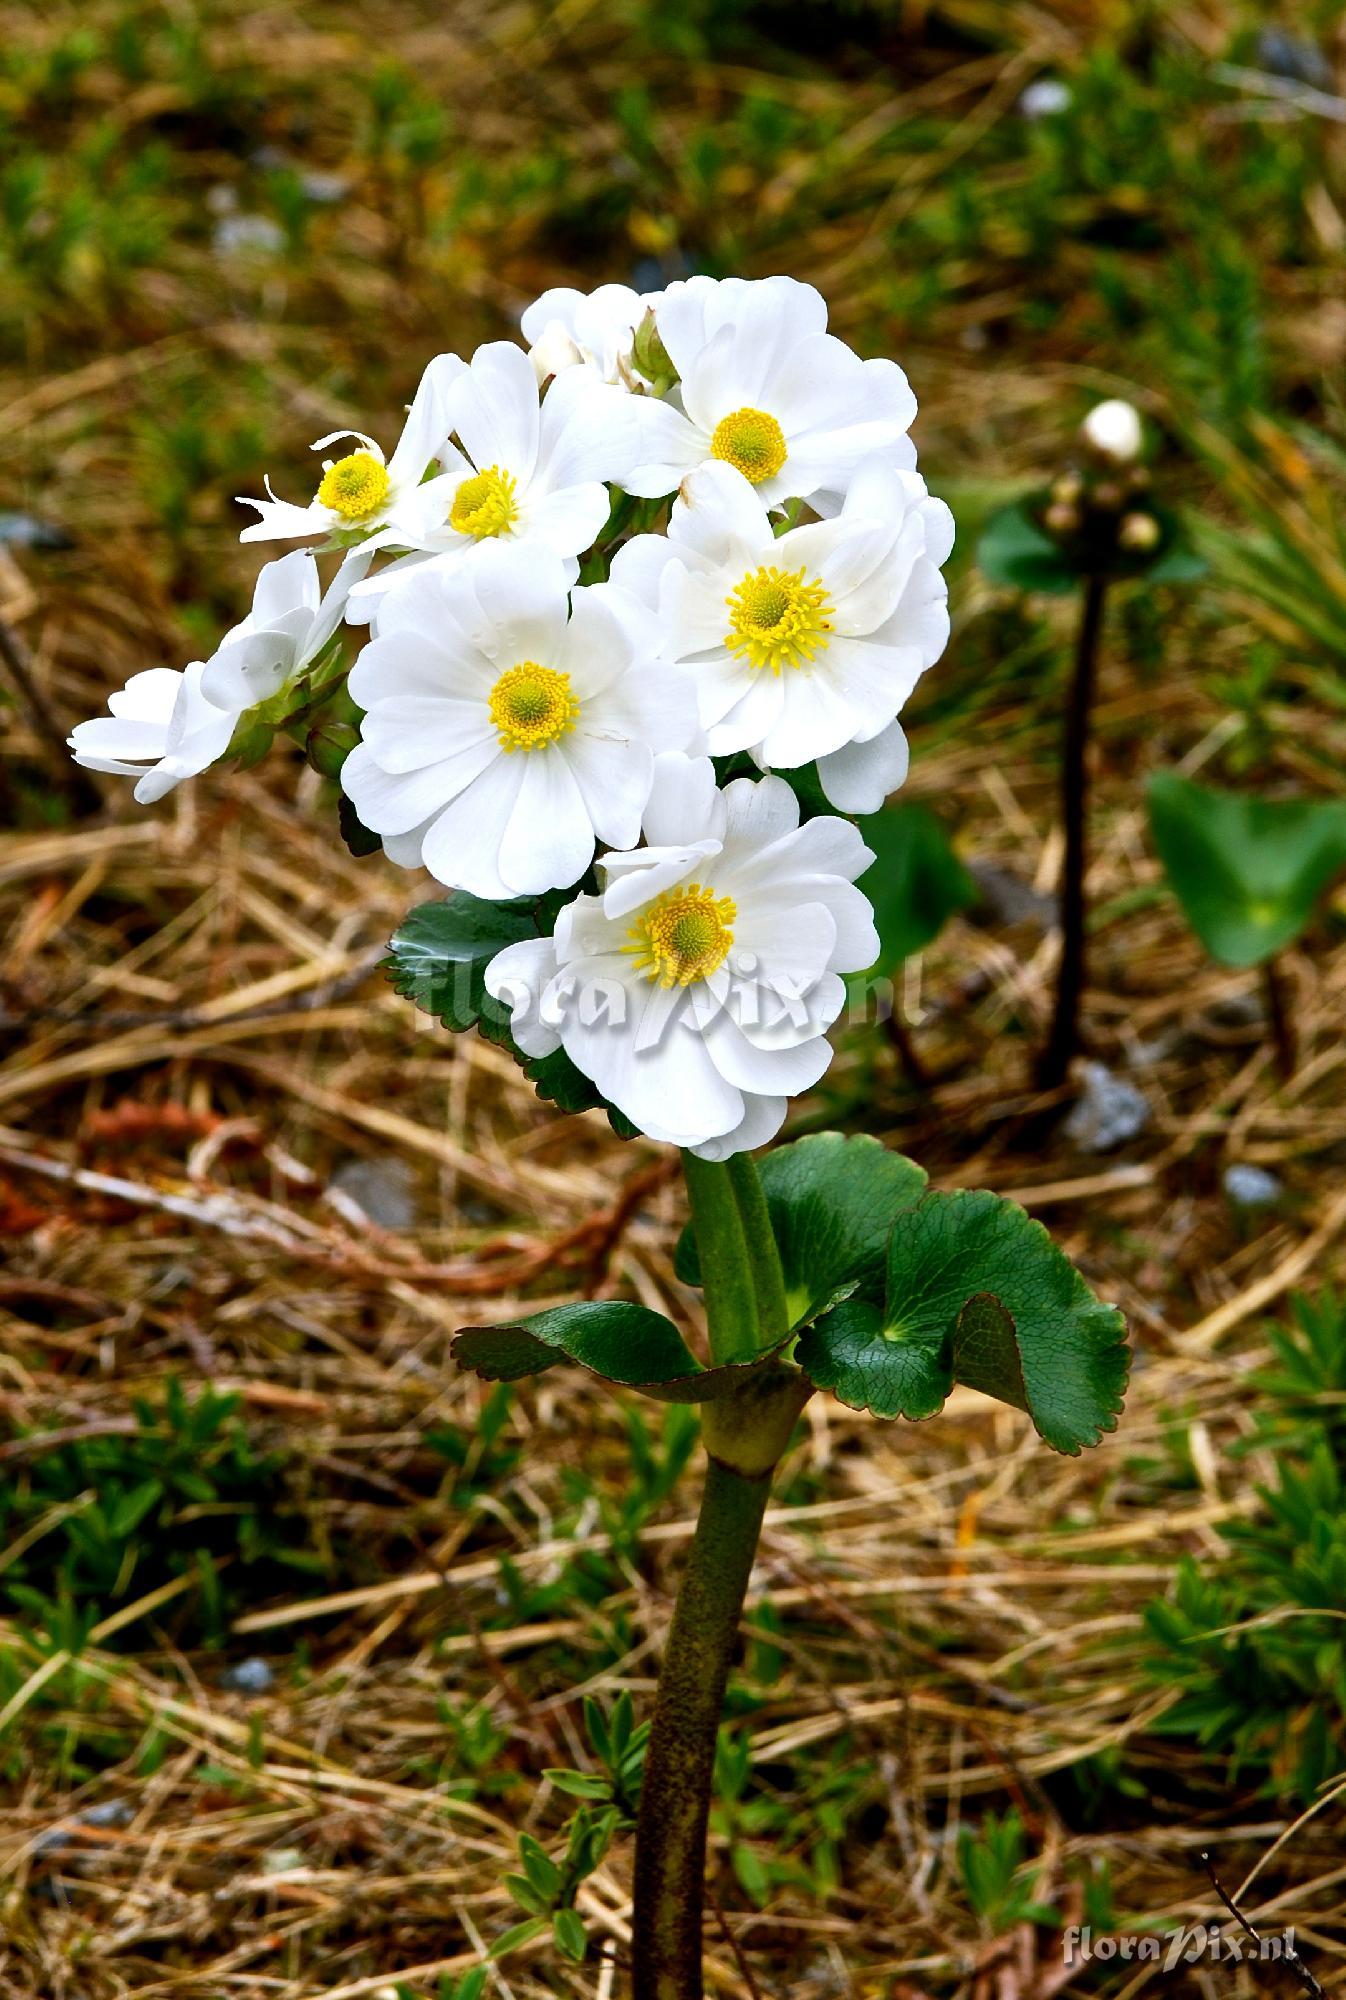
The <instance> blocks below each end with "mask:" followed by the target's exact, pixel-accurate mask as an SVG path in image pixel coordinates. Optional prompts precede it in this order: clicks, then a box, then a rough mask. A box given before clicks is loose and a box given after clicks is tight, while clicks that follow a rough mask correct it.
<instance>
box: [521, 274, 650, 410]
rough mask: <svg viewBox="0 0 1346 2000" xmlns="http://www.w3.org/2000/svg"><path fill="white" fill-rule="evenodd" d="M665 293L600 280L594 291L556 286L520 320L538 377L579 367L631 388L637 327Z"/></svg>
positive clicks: (540, 379)
mask: <svg viewBox="0 0 1346 2000" xmlns="http://www.w3.org/2000/svg"><path fill="white" fill-rule="evenodd" d="M662 297H663V294H662V293H661V292H635V291H632V289H631V287H630V285H599V286H598V288H597V290H595V291H592V292H578V291H576V290H575V289H574V288H573V287H572V286H570V285H556V286H554V287H553V288H552V289H551V290H550V291H547V292H544V293H543V294H542V296H541V298H538V299H534V301H533V303H532V305H531V306H529V307H528V309H527V311H526V312H525V313H524V315H523V318H522V319H521V320H520V322H519V325H520V327H521V329H522V331H523V337H524V339H525V340H526V341H527V342H528V358H529V360H530V361H531V362H532V364H533V368H534V370H535V372H536V374H537V378H538V380H539V382H545V381H546V380H547V377H548V376H549V375H559V374H560V373H561V372H562V370H563V369H566V368H576V367H579V368H584V369H586V370H587V371H588V372H589V373H590V374H592V375H596V376H597V377H598V379H599V380H600V381H601V382H615V383H625V384H626V385H627V386H628V387H629V385H630V367H631V348H632V344H633V342H634V340H635V336H636V328H637V327H638V326H639V325H640V323H641V321H642V320H643V319H644V317H645V314H646V312H647V311H649V310H651V309H652V308H653V307H656V306H657V305H658V304H659V301H660V299H661V298H662Z"/></svg>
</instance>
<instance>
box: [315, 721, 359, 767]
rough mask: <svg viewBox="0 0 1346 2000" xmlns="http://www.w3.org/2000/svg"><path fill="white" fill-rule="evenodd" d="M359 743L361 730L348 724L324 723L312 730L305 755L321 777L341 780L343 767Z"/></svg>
mask: <svg viewBox="0 0 1346 2000" xmlns="http://www.w3.org/2000/svg"><path fill="white" fill-rule="evenodd" d="M359 741H360V732H359V730H358V729H352V728H351V726H350V724H349V723H348V722H322V723H319V725H318V727H317V728H316V729H310V731H309V733H308V739H307V741H306V742H305V744H304V755H305V756H306V757H307V758H308V761H309V763H310V764H311V765H312V766H313V768H314V770H315V771H316V772H317V773H318V774H319V776H320V777H323V778H339V777H340V776H341V767H342V765H343V764H344V763H345V761H346V759H347V758H348V757H349V756H350V754H351V751H352V750H353V749H354V748H355V746H356V744H357V743H358V742H359Z"/></svg>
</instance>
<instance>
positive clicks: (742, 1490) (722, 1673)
mask: <svg viewBox="0 0 1346 2000" xmlns="http://www.w3.org/2000/svg"><path fill="white" fill-rule="evenodd" d="M770 1490H771V1474H770V1473H769V1472H767V1473H762V1474H760V1475H759V1476H758V1477H757V1478H755V1479H749V1478H745V1477H744V1476H743V1474H742V1473H739V1472H735V1471H734V1470H733V1469H732V1468H731V1467H730V1466H727V1465H721V1464H720V1463H719V1462H718V1461H717V1460H715V1459H711V1460H710V1462H709V1464H708V1465H707V1467H706V1485H705V1491H704V1492H703V1494H702V1496H701V1512H700V1515H699V1516H698V1518H697V1524H696V1534H695V1536H694V1537H693V1539H692V1546H691V1552H690V1555H689V1557H688V1562H687V1573H686V1575H685V1576H684V1577H683V1580H682V1588H681V1590H680V1591H679V1592H678V1601H677V1606H676V1608H675V1610H674V1613H673V1623H672V1625H671V1626H670V1628H669V1634H668V1645H667V1647H666V1649H665V1652H664V1664H663V1670H662V1672H661V1673H660V1676H659V1696H658V1701H657V1703H656V1706H655V1712H654V1726H653V1728H652V1729H651V1732H650V1743H649V1749H648V1751H647V1753H646V1757H645V1777H644V1782H643V1785H642V1787H641V1795H640V1823H639V1826H638V1827H637V1830H636V1869H635V1910H634V1918H635V1922H634V1925H633V1928H632V1938H631V1967H632V1989H631V1990H632V1995H633V2000H701V1994H702V1992H703V1990H704V1989H703V1986H702V1980H701V1915H702V1906H703V1898H704V1893H705V1872H706V1826H707V1822H708V1820H709V1817H710V1793H711V1781H712V1778H713V1775H714V1770H715V1740H716V1736H717V1734H718V1732H719V1727H720V1709H721V1707H722V1705H723V1702H724V1691H725V1687H726V1685H727V1683H728V1680H729V1660H730V1654H731V1652H732V1651H733V1646H734V1640H735V1637H736V1635H737V1632H738V1620H739V1613H740V1611H741V1610H742V1608H743V1596H744V1592H745V1591H746V1590H747V1587H748V1577H749V1575H750V1574H751V1572H752V1562H753V1556H754V1555H755V1553H756V1550H757V1537H758V1535H759V1533H760V1532H761V1527H762V1516H763V1514H764V1513H765V1511H766V1503H767V1495H768V1493H769V1492H770Z"/></svg>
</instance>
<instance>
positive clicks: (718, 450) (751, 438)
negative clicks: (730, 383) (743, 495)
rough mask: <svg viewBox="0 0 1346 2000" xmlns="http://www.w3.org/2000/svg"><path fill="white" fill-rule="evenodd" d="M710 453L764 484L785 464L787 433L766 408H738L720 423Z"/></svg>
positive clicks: (713, 437)
mask: <svg viewBox="0 0 1346 2000" xmlns="http://www.w3.org/2000/svg"><path fill="white" fill-rule="evenodd" d="M710 455H711V457H712V458H722V459H723V460H724V462H725V464H726V465H735V466H737V467H738V469H739V471H740V472H741V473H742V474H743V477H744V478H745V479H748V480H751V482H752V484H753V485H754V486H760V485H761V483H762V481H763V480H764V479H774V477H775V476H776V474H777V473H778V472H779V471H780V469H781V467H782V466H783V465H784V463H785V432H784V431H783V430H782V429H781V427H780V425H779V424H778V423H777V422H776V419H775V418H774V417H773V416H771V415H770V414H769V413H768V412H767V411H766V410H753V409H744V410H735V411H733V412H732V414H731V415H729V416H727V417H721V418H720V421H719V423H718V424H716V426H715V429H714V431H713V432H712V434H711V440H710Z"/></svg>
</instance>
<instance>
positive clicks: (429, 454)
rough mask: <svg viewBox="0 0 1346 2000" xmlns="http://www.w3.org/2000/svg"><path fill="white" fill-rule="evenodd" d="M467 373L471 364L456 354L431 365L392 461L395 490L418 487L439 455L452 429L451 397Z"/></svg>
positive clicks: (390, 472)
mask: <svg viewBox="0 0 1346 2000" xmlns="http://www.w3.org/2000/svg"><path fill="white" fill-rule="evenodd" d="M466 372H467V363H466V362H465V361H463V360H461V359H460V358H459V356H458V355H456V354H437V355H436V356H435V358H434V360H433V361H431V362H430V363H429V364H428V365H427V367H426V369H425V372H424V374H423V375H422V376H421V379H420V383H419V385H418V386H417V390H416V394H415V396H414V397H413V398H412V402H411V408H410V409H409V410H408V411H407V420H406V423H405V424H404V425H403V427H402V435H401V437H400V438H399V439H398V441H397V449H396V450H395V451H394V452H393V455H392V457H391V458H390V459H389V461H388V478H389V481H390V482H391V484H392V485H393V486H394V487H402V486H404V485H407V486H416V485H417V484H418V483H419V481H420V480H421V478H422V476H423V475H424V472H425V469H426V467H427V466H428V465H429V464H430V462H431V460H432V459H433V458H435V457H436V456H437V455H438V453H439V450H440V448H441V446H442V445H443V444H444V442H445V440H446V439H447V437H448V435H449V430H450V428H451V426H450V422H449V409H450V395H451V393H452V390H453V387H454V385H455V384H456V383H457V382H459V381H460V380H461V379H462V377H463V376H464V375H465V374H466Z"/></svg>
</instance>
